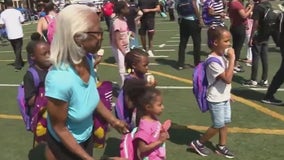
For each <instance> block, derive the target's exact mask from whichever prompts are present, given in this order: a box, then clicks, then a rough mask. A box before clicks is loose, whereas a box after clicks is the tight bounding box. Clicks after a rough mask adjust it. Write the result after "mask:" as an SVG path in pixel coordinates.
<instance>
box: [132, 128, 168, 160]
mask: <svg viewBox="0 0 284 160" xmlns="http://www.w3.org/2000/svg"><path fill="white" fill-rule="evenodd" d="M168 138H169V134H168V132H161V133H160V137H159V139H158V140H157V141H155V142H152V143H150V144H146V143H145V142H144V141H143V140H141V139H138V148H137V151H138V155H141V153H145V152H148V151H151V150H153V149H154V148H156V147H158V146H160V145H162V144H163V143H164V142H165V141H166V140H167V139H168Z"/></svg>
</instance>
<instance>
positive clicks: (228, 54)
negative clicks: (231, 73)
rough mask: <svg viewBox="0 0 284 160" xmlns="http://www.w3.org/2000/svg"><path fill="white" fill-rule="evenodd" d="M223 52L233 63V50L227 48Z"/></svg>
mask: <svg viewBox="0 0 284 160" xmlns="http://www.w3.org/2000/svg"><path fill="white" fill-rule="evenodd" d="M225 52H226V53H225V55H226V56H227V58H228V59H229V60H232V61H235V50H234V49H233V48H232V47H230V48H228V49H227V50H226V51H225Z"/></svg>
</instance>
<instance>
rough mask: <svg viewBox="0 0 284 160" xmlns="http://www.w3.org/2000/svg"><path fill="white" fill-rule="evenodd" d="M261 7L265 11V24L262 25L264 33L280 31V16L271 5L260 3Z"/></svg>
mask: <svg viewBox="0 0 284 160" xmlns="http://www.w3.org/2000/svg"><path fill="white" fill-rule="evenodd" d="M259 6H260V7H262V8H264V9H265V12H264V17H263V23H262V24H261V27H262V29H263V31H265V32H267V33H271V32H273V31H278V30H279V28H278V26H277V22H278V21H279V15H280V14H279V13H278V12H277V11H275V10H273V8H272V6H271V4H270V3H266V4H262V3H260V4H259Z"/></svg>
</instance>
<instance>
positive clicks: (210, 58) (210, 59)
mask: <svg viewBox="0 0 284 160" xmlns="http://www.w3.org/2000/svg"><path fill="white" fill-rule="evenodd" d="M212 62H216V63H218V64H219V65H220V66H222V67H223V68H225V67H224V66H223V64H222V63H221V61H220V60H219V59H218V58H216V57H209V58H208V59H207V60H206V62H205V72H206V69H207V66H208V65H209V64H210V63H212ZM217 81H218V80H217V79H216V78H215V81H214V82H213V83H212V84H211V85H209V86H208V88H211V87H212V86H213V85H215V84H216V83H217Z"/></svg>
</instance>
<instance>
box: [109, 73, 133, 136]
mask: <svg viewBox="0 0 284 160" xmlns="http://www.w3.org/2000/svg"><path fill="white" fill-rule="evenodd" d="M131 78H132V77H131V76H129V75H128V76H126V77H125V80H127V79H131ZM114 109H115V115H116V117H117V118H118V119H120V120H122V121H124V122H126V123H127V124H128V126H129V129H130V130H132V129H133V128H134V127H136V126H134V124H133V123H132V119H133V117H132V116H133V112H134V109H133V110H131V109H128V107H127V104H126V103H125V99H124V91H123V89H121V90H120V92H119V94H118V97H117V99H116V103H115V108H114Z"/></svg>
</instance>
